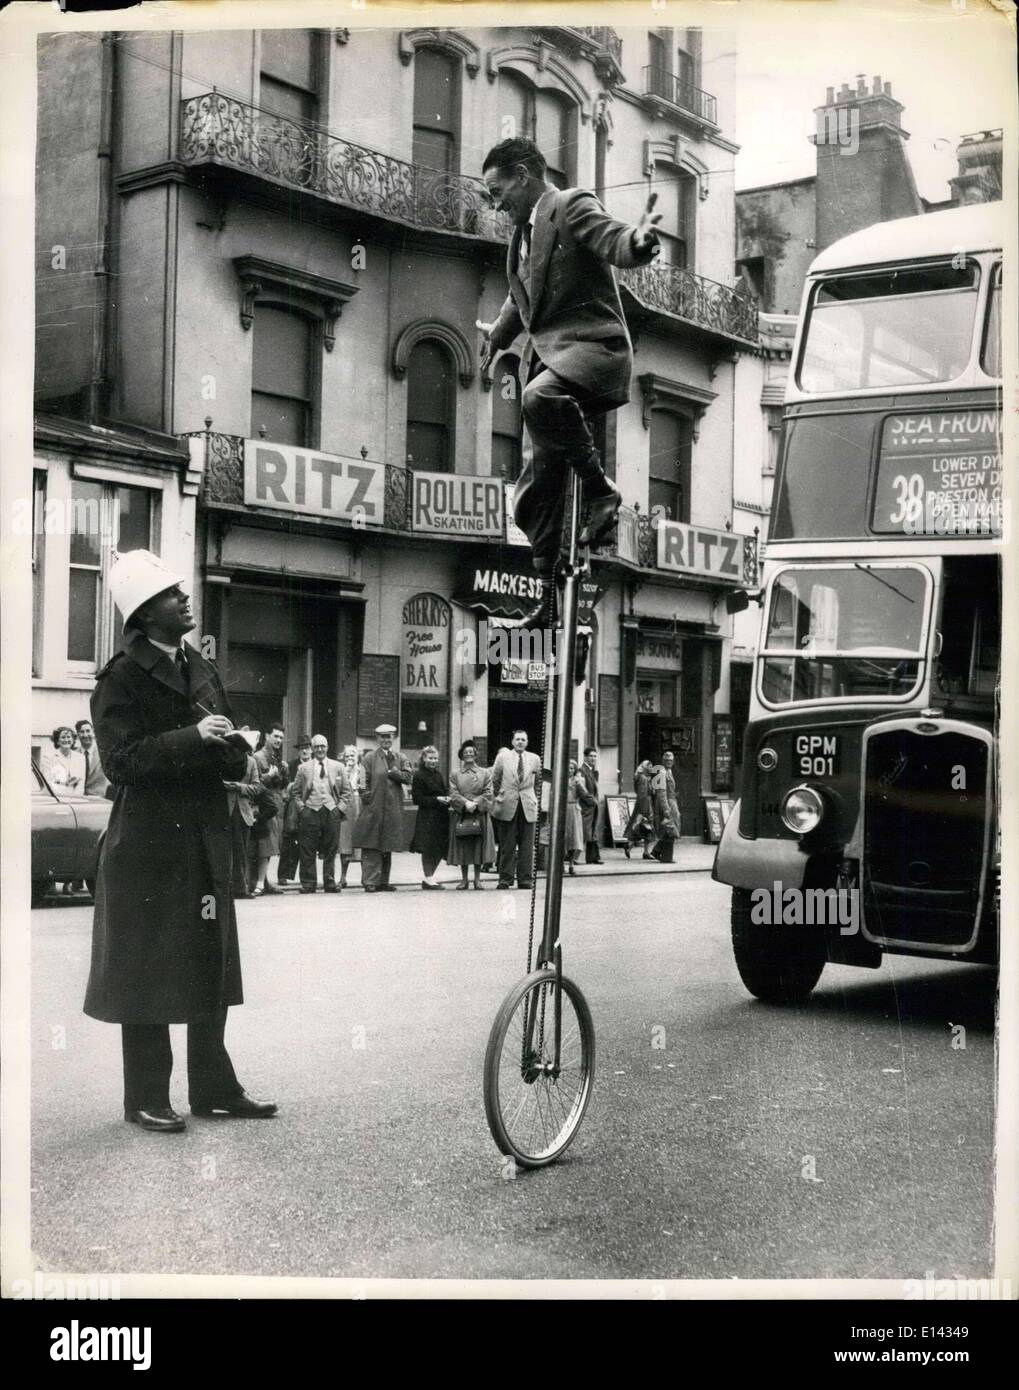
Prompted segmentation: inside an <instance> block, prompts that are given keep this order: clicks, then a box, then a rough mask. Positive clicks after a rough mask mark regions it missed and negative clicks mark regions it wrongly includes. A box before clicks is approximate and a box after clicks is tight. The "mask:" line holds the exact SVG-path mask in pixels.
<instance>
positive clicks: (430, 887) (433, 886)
mask: <svg viewBox="0 0 1019 1390" xmlns="http://www.w3.org/2000/svg"><path fill="white" fill-rule="evenodd" d="M421 887H422V888H424V889H425V890H426V892H434V891H435V889H437V888H438V889H440V890H442V891H445V888H446V885H445V884H444V883H429V882H428V881H427V879H422V880H421Z"/></svg>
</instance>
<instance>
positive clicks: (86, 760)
mask: <svg viewBox="0 0 1019 1390" xmlns="http://www.w3.org/2000/svg"><path fill="white" fill-rule="evenodd" d="M82 752H83V753H84V755H85V790H86V791H87V790H88V749H87V748H85V749H83V750H82Z"/></svg>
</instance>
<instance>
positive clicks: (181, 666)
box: [173, 647, 188, 685]
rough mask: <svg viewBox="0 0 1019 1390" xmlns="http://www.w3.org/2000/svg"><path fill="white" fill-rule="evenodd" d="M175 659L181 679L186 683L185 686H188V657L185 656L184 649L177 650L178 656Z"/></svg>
mask: <svg viewBox="0 0 1019 1390" xmlns="http://www.w3.org/2000/svg"><path fill="white" fill-rule="evenodd" d="M173 659H174V663H175V664H176V667H177V670H178V671H179V672H180V674H181V679H182V680H183V681H184V684H185V685H186V684H187V679H188V661H187V657H186V656H185V655H184V648H183V647H178V648H177V652H176V655H175V656H174V658H173Z"/></svg>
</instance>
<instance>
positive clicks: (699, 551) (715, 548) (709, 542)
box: [657, 520, 744, 584]
mask: <svg viewBox="0 0 1019 1390" xmlns="http://www.w3.org/2000/svg"><path fill="white" fill-rule="evenodd" d="M657 531H658V568H659V569H661V570H675V571H679V572H680V573H681V574H697V575H703V576H704V577H705V578H707V579H715V580H718V581H719V582H720V583H724V584H739V583H741V582H742V580H743V541H744V537H743V536H740V535H737V534H736V533H735V532H733V531H715V530H713V529H712V528H711V527H708V526H688V525H687V524H686V522H685V521H664V520H661V521H659V522H658V525H657Z"/></svg>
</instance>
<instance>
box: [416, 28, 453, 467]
mask: <svg viewBox="0 0 1019 1390" xmlns="http://www.w3.org/2000/svg"><path fill="white" fill-rule="evenodd" d="M419 57H420V55H419ZM454 375H455V365H454V363H453V359H452V357H451V356H450V354H449V352H448V351H447V350H446V348H445V347H444V346H443V345H442V343H439V342H436V340H435V339H434V338H425V339H423V340H422V341H421V342H420V343H417V344H416V345H415V347H414V348H413V350H412V351H411V354H410V358H409V360H408V363H407V464H408V467H413V468H415V469H418V470H419V471H424V472H426V473H451V472H452V471H453V422H454Z"/></svg>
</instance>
